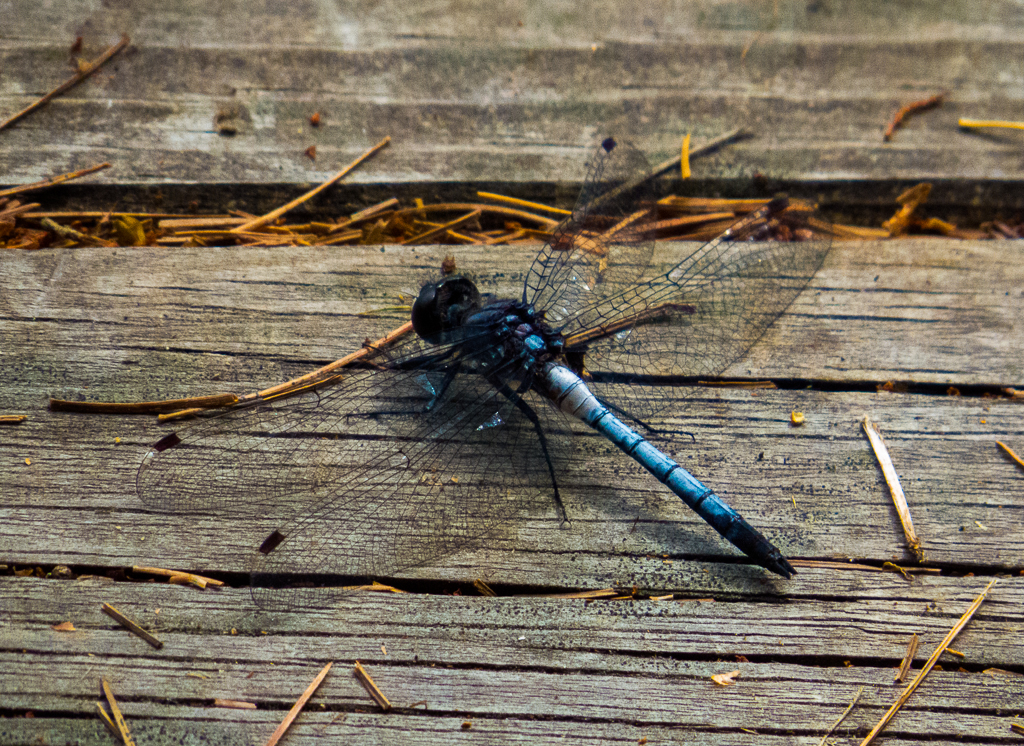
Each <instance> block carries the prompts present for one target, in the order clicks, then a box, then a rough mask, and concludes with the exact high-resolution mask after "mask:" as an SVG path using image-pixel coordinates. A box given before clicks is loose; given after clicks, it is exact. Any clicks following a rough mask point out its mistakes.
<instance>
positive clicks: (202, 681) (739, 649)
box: [0, 570, 1024, 743]
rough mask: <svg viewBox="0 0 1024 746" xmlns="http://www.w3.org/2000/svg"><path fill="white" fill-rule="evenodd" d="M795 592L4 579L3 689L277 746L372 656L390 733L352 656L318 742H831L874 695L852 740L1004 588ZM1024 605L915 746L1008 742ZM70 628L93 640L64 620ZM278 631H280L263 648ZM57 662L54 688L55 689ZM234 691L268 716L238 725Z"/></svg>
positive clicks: (975, 658)
mask: <svg viewBox="0 0 1024 746" xmlns="http://www.w3.org/2000/svg"><path fill="white" fill-rule="evenodd" d="M791 585H792V590H791V592H788V593H787V594H786V602H785V603H782V604H764V603H762V604H756V603H748V602H744V603H743V605H742V606H740V605H739V604H737V603H730V602H728V601H735V600H737V599H732V598H729V597H728V596H726V597H724V598H720V600H719V601H717V602H696V601H687V602H666V601H639V602H633V601H628V602H614V601H605V602H593V603H588V602H583V601H579V600H566V599H530V598H514V597H513V598H460V597H445V596H422V595H409V596H405V595H391V594H376V593H369V594H363V595H360V596H359V597H358V598H354V599H353V600H352V602H351V603H346V604H343V605H341V606H339V607H337V608H335V609H331V610H327V611H325V612H324V613H322V614H312V615H307V614H302V615H298V614H284V615H282V614H272V615H266V614H256V615H253V613H252V609H251V602H250V601H249V600H248V597H247V594H245V592H244V591H242V592H239V591H233V590H230V589H229V590H226V591H223V592H219V593H202V592H198V591H195V590H194V589H187V588H183V587H175V586H167V585H162V584H161V585H158V584H127V583H110V582H108V583H100V582H97V581H79V582H74V581H45V580H41V579H33V578H3V579H0V599H4V600H5V601H9V600H10V599H14V598H16V599H17V601H18V603H17V604H15V605H14V606H11V605H10V604H5V606H7V607H8V608H12V609H13V610H14V611H13V613H12V615H11V616H10V622H9V623H8V625H7V626H6V627H5V634H4V636H3V638H2V639H3V647H2V650H0V660H3V666H4V669H5V670H6V671H9V672H11V673H13V674H14V675H12V676H6V677H4V678H3V680H0V692H2V693H3V698H4V701H5V703H6V704H7V706H8V707H10V708H11V709H12V710H36V709H38V710H42V711H44V712H45V711H53V712H55V713H61V714H64V715H66V714H69V713H85V712H86V711H87V710H88V709H89V708H90V707H91V702H90V699H91V698H92V697H93V696H94V695H93V689H94V688H95V687H94V684H95V682H96V681H98V679H99V677H100V676H104V677H105V678H107V679H108V680H109V681H110V682H111V685H112V686H113V687H114V688H115V691H117V692H118V693H119V695H120V696H122V697H123V698H124V702H125V704H124V708H125V712H126V716H127V717H128V718H129V720H130V722H131V723H132V728H133V730H137V729H138V728H140V727H142V728H143V729H145V728H146V727H147V725H150V727H151V724H152V723H154V722H161V721H163V722H168V721H169V722H168V724H169V725H170V726H171V733H174V732H196V731H197V730H200V729H205V728H210V729H211V730H212V732H213V733H214V734H217V733H219V732H222V731H223V730H224V729H227V728H232V727H234V728H241V727H244V728H245V729H246V731H247V732H249V733H251V734H256V733H259V732H261V729H265V730H266V732H269V731H270V730H272V729H273V726H274V723H275V720H276V719H277V718H276V717H274V716H275V715H279V712H280V711H281V710H283V709H286V708H287V707H288V706H289V704H290V702H291V700H292V699H293V698H294V696H295V694H296V693H297V692H299V691H301V690H302V688H303V687H304V686H305V684H306V683H308V680H309V678H310V675H311V673H315V671H316V667H317V666H318V665H321V664H322V663H323V662H325V661H327V660H336V661H339V662H348V663H349V664H350V663H351V662H352V661H353V660H355V659H359V660H361V661H362V662H363V664H364V665H365V666H367V667H368V668H369V669H370V670H371V671H372V673H373V675H374V678H375V680H376V681H377V683H378V684H379V685H380V686H381V687H382V689H383V690H384V691H385V692H386V693H387V694H388V695H389V697H390V698H391V699H392V700H393V701H394V703H395V705H396V708H397V709H396V711H395V712H394V713H392V714H391V715H389V716H388V718H389V719H388V720H382V719H380V718H379V717H378V716H376V715H373V714H370V715H362V714H360V713H373V712H374V710H375V708H374V707H373V705H372V703H370V702H369V701H368V699H367V697H366V695H365V692H363V690H362V688H361V687H360V686H359V684H358V683H357V682H356V681H355V680H354V679H352V678H351V677H350V676H346V675H343V674H341V672H342V671H343V670H344V669H345V666H343V665H341V664H340V663H339V664H338V665H336V667H335V668H336V671H337V673H336V674H335V675H332V676H331V677H330V678H329V679H328V680H327V682H326V683H325V685H324V686H323V688H322V689H321V690H320V691H319V692H318V693H317V695H316V697H315V698H314V706H313V707H312V708H311V712H309V713H307V714H305V715H303V717H302V718H300V723H299V724H298V725H299V727H300V730H299V731H298V733H299V734H305V737H311V734H323V733H324V732H330V733H339V734H340V733H349V732H352V731H351V730H350V729H352V728H356V729H357V730H356V731H355V732H363V733H371V732H373V731H374V730H377V729H381V728H386V729H388V730H389V731H390V730H393V729H400V730H402V731H406V730H413V731H421V732H420V735H419V737H420V738H422V739H424V742H426V743H433V742H438V741H441V740H443V739H444V738H445V737H446V736H445V734H446V733H448V734H449V735H448V737H449V738H450V730H449V729H451V728H452V727H453V721H454V719H453V718H452V717H451V714H452V713H458V717H459V718H461V720H462V721H467V720H468V721H471V722H472V723H473V726H472V728H471V730H473V729H474V728H476V727H478V725H479V726H480V727H481V728H482V729H483V733H481V734H475V733H470V734H467V737H474V736H476V737H479V738H488V734H489V732H490V729H493V728H501V727H502V725H501V724H502V723H504V726H505V728H508V727H509V726H510V724H515V725H516V726H517V729H518V723H519V722H520V721H521V720H522V719H526V718H531V719H536V720H539V721H544V722H547V723H548V729H549V731H550V732H563V733H566V734H569V735H571V736H572V737H574V738H580V737H582V736H583V735H584V734H586V733H589V734H590V735H591V736H592V737H593V736H595V734H596V737H598V738H611V737H615V736H616V735H618V736H622V734H624V733H631V732H633V731H632V729H640V730H641V737H642V735H644V733H649V731H648V730H647V729H651V731H653V733H662V732H664V733H666V734H668V733H672V734H675V736H676V737H685V736H686V735H687V734H690V733H692V734H694V735H695V737H697V738H699V739H703V738H708V737H709V731H713V732H714V733H716V734H720V735H721V737H722V740H720V741H715V742H727V743H731V742H733V740H732V739H737V738H742V735H741V734H742V733H743V732H744V730H743V729H747V730H746V731H745V732H747V733H749V734H752V735H758V736H759V738H758V739H757V741H756V742H758V743H765V742H772V741H771V738H772V737H773V736H774V737H779V736H782V735H789V736H791V737H793V736H797V737H802V738H804V739H809V738H810V737H812V736H815V737H820V735H821V734H822V733H823V732H824V731H825V730H826V729H827V728H828V727H829V726H830V725H831V723H832V722H833V721H834V719H835V717H836V716H837V715H838V713H839V712H841V711H842V709H843V708H845V706H846V704H847V703H848V702H849V701H850V700H851V699H852V697H853V695H854V694H855V692H856V690H857V689H858V688H859V687H861V686H863V687H865V694H864V697H863V698H862V700H861V706H860V707H858V708H857V709H856V710H855V711H854V713H852V714H851V719H850V720H849V721H848V722H847V724H846V726H845V728H844V730H842V731H841V733H843V732H845V733H851V732H852V731H853V729H859V730H860V731H861V732H864V730H866V729H867V728H868V727H870V725H872V724H873V723H874V721H875V720H876V719H877V717H878V716H879V715H880V713H881V712H882V711H884V709H885V708H886V707H887V706H888V705H889V704H890V703H891V701H892V699H894V698H895V695H896V693H897V692H898V690H899V688H900V687H899V686H898V685H896V684H894V682H893V681H892V676H893V672H894V669H895V667H896V666H897V665H898V662H899V660H900V658H901V656H902V653H903V649H904V647H905V644H906V640H907V638H909V636H910V634H911V633H914V632H916V633H918V634H919V635H920V636H921V637H922V646H921V652H920V653H919V656H918V661H919V663H918V665H920V661H923V659H924V658H925V657H927V655H928V653H929V652H930V648H929V646H930V645H934V644H936V643H937V642H938V641H939V640H941V638H942V636H943V635H944V634H945V632H946V631H947V630H948V628H949V627H950V626H952V624H953V622H955V621H956V618H957V617H958V616H959V615H960V613H961V612H962V611H963V609H964V608H966V606H967V605H968V604H969V603H970V601H971V599H972V597H973V596H974V595H975V594H976V593H977V591H978V590H979V589H980V588H981V587H982V586H983V585H984V583H983V581H982V579H981V578H954V577H919V578H917V579H915V581H914V582H913V583H908V582H906V581H905V580H903V579H902V578H900V577H899V576H897V575H890V574H879V573H870V574H869V573H852V572H836V571H825V570H808V571H807V572H806V573H801V575H799V576H798V577H797V579H796V580H794V581H793V582H792V584H791ZM695 590H697V589H695ZM699 592H700V593H709V592H710V593H711V594H712V595H717V594H715V592H714V591H709V590H708V589H706V588H704V589H699ZM1022 593H1024V581H1022V579H1021V578H1012V579H1010V578H1007V579H1004V580H1001V581H1000V583H999V584H998V585H997V586H996V588H995V589H994V591H993V594H992V596H991V599H990V600H989V601H988V602H987V603H986V605H985V606H983V607H982V609H981V610H980V611H979V613H978V614H977V616H976V617H975V619H974V620H973V621H972V622H971V623H970V625H969V626H968V627H967V629H966V630H965V631H964V632H963V633H962V636H961V637H960V639H959V640H958V649H959V650H961V651H962V652H964V653H965V658H964V659H963V660H960V659H957V658H953V657H951V656H947V658H946V659H944V661H943V665H944V667H945V668H946V670H945V671H939V670H936V671H934V672H933V673H932V674H931V675H930V676H929V679H928V680H927V681H926V682H925V684H924V686H922V687H921V689H920V690H919V693H918V695H917V696H916V697H915V699H914V700H913V701H912V702H911V705H910V706H908V707H907V708H906V709H905V710H904V711H903V712H902V713H901V714H900V715H899V716H898V717H897V719H896V721H894V723H893V726H892V727H891V731H892V737H893V738H894V739H895V740H896V741H897V742H910V743H912V742H915V741H916V740H917V739H920V738H924V737H926V736H927V738H929V739H930V740H933V742H938V743H946V742H949V743H952V742H955V741H956V739H957V738H958V737H960V736H962V734H964V733H968V732H969V733H972V734H973V737H974V738H976V739H978V740H979V741H981V742H989V741H997V740H1001V739H1005V733H1006V732H1007V729H1008V722H1009V718H1008V717H1007V715H1006V713H1008V712H1014V711H1015V710H1014V709H1013V708H1014V707H1015V703H1016V702H1019V697H1020V695H1021V693H1022V691H1024V689H1022V687H1024V679H1022V678H1020V677H1012V676H1010V677H1005V676H996V675H993V674H986V673H984V672H983V669H986V668H989V667H992V666H997V665H1002V666H1014V667H1019V666H1020V664H1021V663H1022V661H1021V659H1020V656H1021V652H1020V647H1019V646H1018V645H1016V644H1015V642H1014V640H1015V637H1016V632H1017V631H1018V630H1019V627H1020V625H1021V622H1022V615H1021V608H1022V606H1021V601H1022ZM740 600H742V599H740ZM101 601H109V602H113V603H116V604H117V605H118V606H119V607H123V608H125V609H126V610H127V611H129V612H130V613H132V614H133V615H135V616H137V617H139V618H140V619H143V620H145V621H150V622H151V623H152V624H153V625H154V626H157V627H160V628H161V636H162V637H163V638H164V639H165V640H166V646H165V648H164V649H163V650H162V651H160V652H157V651H153V650H152V649H151V648H149V647H148V646H146V645H145V644H144V643H142V642H141V641H139V640H135V639H134V638H131V637H128V636H126V635H125V634H124V633H123V632H122V631H120V630H119V629H117V628H116V627H114V626H113V625H112V624H111V623H110V622H109V620H107V619H106V617H104V616H103V615H102V613H101V612H100V611H99V606H100V603H101ZM156 609H159V611H158V612H156V611H155V610H156ZM741 609H742V611H740V610H741ZM67 619H70V620H72V621H73V622H74V623H75V626H76V628H77V631H76V632H73V633H58V632H54V631H52V630H50V629H49V628H48V626H47V625H49V624H51V623H53V622H56V621H58V620H60V621H63V620H67ZM51 620H52V621H51ZM268 629H270V630H272V631H273V634H270V635H263V634H261V633H262V632H264V631H266V630H268ZM43 650H46V651H47V652H46V654H45V660H46V661H47V669H48V670H49V671H50V672H51V674H50V675H49V676H47V677H39V676H33V675H32V671H33V670H36V669H37V668H38V666H39V665H40V661H41V660H43V659H44V655H43V653H41V652H36V651H43ZM738 656H741V657H739V658H738ZM184 660H187V661H188V662H187V663H186V664H185V665H182V661H184ZM961 666H964V667H965V668H963V670H962V671H959V670H958V669H959V668H960V667H961ZM734 669H739V670H740V671H741V674H740V677H739V679H738V683H737V685H736V686H734V687H728V688H724V689H723V688H718V687H716V686H715V685H713V684H712V683H711V681H710V676H711V674H712V673H718V672H723V671H725V670H734ZM215 697H230V698H233V699H243V700H246V701H253V702H255V703H257V705H258V708H259V709H258V710H257V711H255V712H239V711H234V710H232V711H224V710H216V709H213V708H211V707H210V703H211V701H212V700H213V698H215ZM417 702H420V703H422V704H419V705H415V706H414V703H417ZM319 706H322V707H325V708H326V710H327V711H326V712H320V713H318V712H317V708H318V707H319ZM936 709H937V710H938V711H936ZM267 710H269V711H270V713H269V717H268V715H267V714H264V711H267ZM38 719H39V718H38V717H37V720H38ZM0 722H2V723H4V724H5V725H6V724H8V723H10V722H11V721H7V720H3V721H0ZM454 722H458V721H454ZM19 725H24V726H25V727H22V728H19V730H21V732H25V733H38V732H40V730H38V729H37V730H29V728H30V727H31V725H25V724H19ZM3 727H4V726H0V733H3V730H2V728H3ZM42 727H46V726H45V725H40V728H42ZM454 727H455V728H461V725H455V726H454ZM595 729H596V730H595ZM139 732H140V735H141V733H142V732H144V730H143V731H139ZM523 733H525V734H527V735H529V734H530V731H529V729H526V730H525V731H523ZM701 734H703V736H701ZM851 734H852V733H851ZM764 736H767V737H768V741H765V740H762V737H764ZM252 737H254V738H255V735H253V736H252ZM298 737H300V738H301V737H303V736H302V735H299V736H298ZM490 737H491V738H498V736H497V735H491V736H490ZM738 742H743V741H738ZM801 742H803V741H801Z"/></svg>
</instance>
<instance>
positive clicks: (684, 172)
mask: <svg viewBox="0 0 1024 746" xmlns="http://www.w3.org/2000/svg"><path fill="white" fill-rule="evenodd" d="M679 168H680V176H681V177H682V178H684V179H689V178H690V133H689V132H687V133H686V136H685V137H683V147H682V153H681V154H680V156H679Z"/></svg>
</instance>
